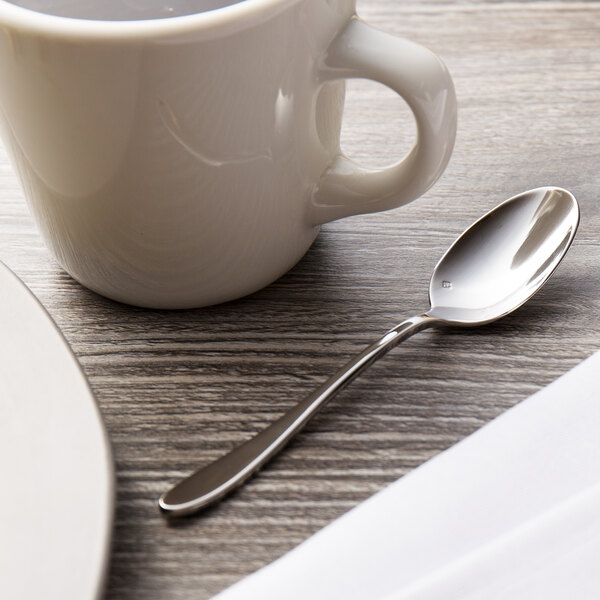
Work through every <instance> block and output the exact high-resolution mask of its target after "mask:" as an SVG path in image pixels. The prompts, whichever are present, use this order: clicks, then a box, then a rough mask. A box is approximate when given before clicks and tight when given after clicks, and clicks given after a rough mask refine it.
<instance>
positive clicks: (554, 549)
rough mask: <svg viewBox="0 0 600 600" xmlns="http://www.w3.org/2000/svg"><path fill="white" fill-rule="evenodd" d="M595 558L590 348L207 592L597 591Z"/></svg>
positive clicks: (365, 596)
mask: <svg viewBox="0 0 600 600" xmlns="http://www.w3.org/2000/svg"><path fill="white" fill-rule="evenodd" d="M599 561H600V352H599V353H596V354H595V355H594V356H592V357H590V358H588V359H587V360H586V361H584V362H583V363H581V364H580V365H578V366H577V367H576V368H575V369H573V370H572V371H570V372H569V373H567V374H566V375H563V376H562V377H561V378H559V379H558V380H556V381H555V382H554V383H552V384H551V385H549V386H548V387H547V388H545V389H543V390H541V391H539V392H538V393H536V394H534V395H533V396H531V397H530V398H528V399H527V400H525V401H523V402H521V403H520V404H518V405H517V406H515V407H514V408H512V409H510V410H508V411H507V412H505V413H504V414H503V415H501V416H500V417H498V418H497V419H495V420H494V421H492V422H490V423H488V424H487V425H486V426H484V427H482V428H481V429H480V430H479V431H477V432H475V433H474V434H472V435H470V436H469V437H467V438H466V439H464V440H463V441H461V442H460V443H458V444H456V445H455V446H453V447H452V448H450V449H449V450H447V451H445V452H443V453H441V454H440V455H438V456H436V457H435V458H433V459H431V460H430V461H428V462H427V463H425V464H423V465H422V466H421V467H419V468H418V469H415V470H414V471H413V472H411V473H410V474H408V475H406V476H405V477H403V478H401V479H400V480H398V481H397V482H395V483H393V484H392V485H390V486H389V487H387V488H386V489H384V490H383V491H381V492H379V493H378V494H376V495H375V496H373V497H371V498H369V499H368V500H367V501H365V502H363V503H362V504H360V505H359V506H357V507H356V508H354V509H353V510H351V511H350V512H348V513H347V514H345V515H344V516H342V517H341V518H339V519H337V520H336V521H334V522H333V523H331V524H330V525H328V526H327V527H325V528H324V529H322V530H321V531H319V532H318V533H317V534H315V535H314V536H312V537H311V538H309V539H308V540H307V541H305V542H304V543H303V544H301V545H300V546H298V547H297V548H295V549H294V550H292V551H291V552H289V553H288V554H286V555H285V556H283V557H282V558H280V559H279V560H277V561H275V562H274V563H273V564H271V565H269V566H267V567H265V568H263V569H261V570H260V571H258V572H257V573H254V574H253V575H251V576H249V577H247V578H246V579H244V580H242V581H241V582H239V583H237V584H236V585H234V586H232V587H231V588H229V589H228V590H226V591H225V592H223V593H221V594H219V595H218V596H217V598H218V600H241V599H243V600H249V599H260V600H281V599H283V598H285V600H300V599H301V600H307V599H310V600H321V599H322V600H333V599H337V598H340V599H344V600H408V599H409V598H410V600H434V599H435V600H452V599H454V598H456V599H458V598H460V599H461V600H484V599H485V600H495V599H496V598H497V599H500V598H502V599H503V600H504V599H506V598H510V599H511V600H520V599H523V600H525V599H527V600H532V599H536V600H537V599H538V598H540V599H541V598H543V599H544V600H553V599H556V600H558V599H560V600H564V598H565V597H566V594H567V593H569V594H571V595H572V596H573V597H574V598H577V600H587V599H588V598H589V599H592V598H594V599H595V600H596V599H598V598H600V568H597V567H598V566H600V565H598V562H599ZM217 598H216V599H215V600H217Z"/></svg>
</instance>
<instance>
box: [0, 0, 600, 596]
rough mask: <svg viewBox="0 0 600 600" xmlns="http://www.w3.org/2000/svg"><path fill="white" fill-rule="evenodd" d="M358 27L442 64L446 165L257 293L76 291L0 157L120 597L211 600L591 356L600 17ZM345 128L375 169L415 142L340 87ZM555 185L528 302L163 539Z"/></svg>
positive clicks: (372, 99) (5, 238) (466, 1)
mask: <svg viewBox="0 0 600 600" xmlns="http://www.w3.org/2000/svg"><path fill="white" fill-rule="evenodd" d="M359 12H360V14H361V15H362V16H364V17H365V18H366V19H367V20H368V21H370V22H371V23H372V24H374V25H376V26H380V27H381V28H384V29H387V30H388V31H391V32H394V33H396V34H398V35H402V36H406V37H409V38H411V39H413V40H415V41H418V42H420V43H422V44H425V45H427V46H429V47H430V48H432V49H433V50H435V51H436V52H438V53H439V54H440V55H441V56H442V57H443V58H444V60H445V61H446V63H447V65H448V67H449V68H450V71H451V73H452V74H453V76H454V80H455V83H456V90H457V95H458V99H459V129H458V137H457V143H456V149H455V152H454V155H453V158H452V160H451V162H450V165H449V166H448V169H447V170H446V173H445V174H444V176H443V177H442V179H441V180H440V181H439V182H438V184H437V185H436V186H435V187H434V188H433V189H432V190H431V191H430V192H429V193H427V194H426V195H425V196H424V197H423V198H421V199H420V200H419V201H417V202H415V203H413V204H411V205H410V206H407V207H404V208H401V209H398V210H395V211H392V212H389V213H386V214H376V215H369V216H359V217H354V218H350V219H346V220H344V221H341V222H337V223H333V224H330V225H327V226H325V227H323V231H322V233H321V235H320V236H319V238H318V239H317V241H316V243H315V245H314V246H313V248H312V249H311V250H310V251H309V253H308V254H307V255H306V257H305V258H304V259H303V260H302V262H301V263H300V264H299V265H298V266H297V267H296V268H295V269H293V270H292V271H291V272H290V273H289V274H288V275H286V276H285V277H283V278H282V279H281V280H279V281H278V282H276V283H275V284H273V285H271V286H270V287H268V288H267V289H265V290H263V291H261V292H259V293H257V294H255V295H253V296H251V297H249V298H245V299H243V300H239V301H237V302H232V303H229V304H226V305H222V306H216V307H212V308H208V309H202V310H194V311H184V312H160V311H148V310H142V309H137V308H132V307H128V306H123V305H119V304H116V303H114V302H111V301H109V300H105V299H103V298H101V297H98V296H96V295H94V294H93V293H91V292H89V291H87V290H85V289H83V288H82V287H80V286H79V285H78V284H76V283H75V282H74V281H72V280H71V279H70V278H69V277H68V276H67V275H66V274H65V273H63V272H62V271H61V270H60V268H59V267H58V266H57V265H56V263H55V262H54V260H53V259H52V258H51V257H50V255H49V253H48V252H47V250H46V249H45V247H44V246H43V244H42V241H41V239H40V236H39V235H38V233H37V231H36V229H35V227H34V225H33V223H32V220H31V218H30V216H29V214H28V211H27V208H26V206H25V204H24V201H23V199H22V195H21V191H20V189H19V187H18V184H17V182H16V179H15V177H14V175H13V172H12V170H11V168H10V167H9V165H8V163H7V159H6V157H5V155H4V154H2V156H1V158H0V256H1V257H2V260H3V261H5V262H6V263H7V264H8V265H9V266H10V267H11V268H12V269H14V270H15V271H16V273H17V274H18V275H19V276H20V277H21V278H22V279H23V280H24V281H25V282H26V283H27V285H28V286H29V287H30V288H31V289H32V290H33V292H34V293H35V294H36V295H37V296H38V298H39V299H40V300H41V301H42V303H43V304H44V305H45V306H46V307H47V308H48V310H49V311H50V313H51V314H52V316H53V317H54V319H55V320H56V321H57V323H58V325H59V326H60V327H61V329H62V330H63V332H64V334H65V335H66V337H67V339H68V341H69V342H70V343H71V344H72V347H73V349H74V351H75V353H76V355H77V356H78V357H79V359H80V361H81V363H82V365H83V368H84V370H85V372H86V373H87V375H88V377H89V380H90V383H91V385H92V388H93V389H94V391H95V393H96V395H97V399H98V402H99V404H100V407H101V409H102V413H103V415H104V417H105V420H106V425H107V428H108V431H109V433H110V437H111V439H112V443H113V445H114V452H115V457H116V467H117V474H118V482H117V509H116V523H115V530H114V547H113V552H112V557H113V558H112V564H111V568H110V574H109V578H108V586H107V593H106V597H107V598H108V599H114V600H117V599H127V600H136V599H143V600H150V599H160V600H167V599H169V598H179V599H181V598H193V599H195V600H201V599H203V598H209V597H210V596H211V595H213V594H214V593H216V592H218V591H219V590H221V589H223V588H225V587H226V586H228V585H230V584H232V583H233V582H235V581H236V580H238V579H240V578H241V577H243V576H244V575H246V574H248V573H251V572H252V571H254V570H256V569H258V568H260V567H262V566H263V565H266V564H267V563H269V562H271V561H272V560H274V559H275V558H277V557H279V556H280V555H282V554H283V553H284V552H286V551H287V550H289V549H291V548H293V547H294V546H295V545H297V544H298V543H300V542H301V541H302V540H304V539H305V538H307V537H308V536H310V535H311V534H312V533H314V532H315V531H317V530H318V529H320V528H321V527H323V526H324V525H326V524H327V523H329V522H330V521H331V520H332V519H335V518H336V517H338V516H339V515H341V514H343V513H344V512H346V511H347V510H349V509H350V508H352V507H353V506H355V505H356V504H357V503H359V502H360V501H362V500H364V499H365V498H367V497H368V496H370V495H371V494H373V493H375V492H377V491H378V490H380V489H382V488H383V487H384V486H386V485H387V484H389V483H390V482H392V481H394V480H396V479H397V478H399V477H401V476H402V475H404V474H405V473H407V472H408V471H410V470H411V469H414V468H415V467H416V466H418V465H419V464H421V463H422V462H423V461H425V460H427V459H428V458H430V457H432V456H434V455H435V454H437V453H439V452H441V451H442V450H444V449H445V448H447V447H449V446H450V445H452V444H454V443H455V442H457V441H458V440H460V439H461V438H463V437H464V436H466V435H468V434H469V433H471V432H472V431H474V430H476V429H477V428H479V427H480V426H481V425H483V424H484V423H486V422H487V421H489V420H490V419H493V418H494V417H495V416H496V415H498V414H499V413H501V412H502V411H504V410H506V409H507V408H509V407H511V406H513V405H514V404H516V403H518V402H519V401H521V400H523V399H524V398H525V397H527V396H528V395H529V394H531V393H532V392H535V391H536V390H538V389H540V388H541V387H542V386H544V385H546V384H548V383H549V382H550V381H552V380H553V379H554V378H556V377H557V376H559V375H560V374H562V373H564V372H565V371H567V370H568V369H569V368H571V367H573V366H574V365H576V364H577V363H578V362H579V361H581V360H582V359H583V358H585V357H586V356H588V355H590V354H591V353H593V352H594V351H595V350H597V349H599V348H600V318H599V317H600V277H599V275H598V266H599V264H600V3H598V2H592V1H590V2H575V1H571V0H562V1H555V2H543V1H534V0H532V1H523V2H518V1H517V2H515V1H513V2H502V1H489V2H486V1H482V0H463V1H460V0H456V1H453V0H427V1H426V0H422V1H418V0H370V1H367V0H363V1H362V2H361V3H359ZM346 116H347V119H346V122H345V129H344V146H345V148H346V150H347V151H348V153H349V154H351V155H353V156H355V157H356V158H359V159H361V160H366V161H369V162H370V163H371V164H383V163H386V162H390V161H392V160H393V159H395V158H397V157H400V156H401V155H402V154H403V152H404V151H405V150H406V149H407V148H408V147H409V146H410V144H411V141H412V135H413V132H414V127H413V125H412V121H411V120H410V118H409V116H408V110H407V109H406V108H405V107H404V106H403V105H402V103H401V102H400V101H398V100H397V99H396V98H395V97H394V96H393V94H392V93H391V92H389V91H387V90H386V89H384V88H382V87H381V86H377V85H375V84H370V83H364V82H363V83H353V84H352V85H350V86H349V97H348V108H347V112H346ZM545 184H554V185H560V186H563V187H566V188H568V189H570V190H571V191H573V193H574V194H575V195H576V196H577V197H578V199H579V201H580V203H581V207H582V223H581V227H580V230H579V233H578V236H577V238H576V240H575V243H574V246H573V248H572V249H571V251H570V253H569V255H568V256H567V258H566V260H565V262H564V263H563V265H562V266H561V267H560V269H559V270H558V272H557V273H556V275H555V277H554V278H553V279H552V280H551V282H550V283H549V284H548V285H547V286H546V287H545V288H544V290H543V291H542V292H541V293H540V294H539V296H537V297H536V298H535V299H534V300H533V301H532V302H531V303H530V304H529V305H528V306H526V307H525V308H523V309H521V310H520V311H518V312H517V313H516V314H514V315H513V316H510V317H508V318H507V319H505V320H504V321H502V322H501V323H498V324H495V325H491V326H487V327H484V328H481V329H477V330H466V331H448V332H441V331H432V332H428V333H423V334H420V335H419V336H416V337H415V338H413V339H412V340H410V341H408V342H407V343H406V344H404V345H403V346H401V347H400V348H398V349H396V350H395V351H394V352H393V353H391V354H390V355H389V356H388V357H387V358H386V359H385V360H383V361H381V362H380V363H378V364H376V365H375V366H374V367H373V368H372V369H371V370H370V371H368V372H367V373H365V374H364V375H363V376H362V377H361V378H359V380H357V381H356V382H355V383H354V384H353V385H352V386H350V387H349V388H348V389H347V390H345V391H344V392H343V393H342V394H341V395H340V396H339V397H338V399H337V400H336V401H334V402H333V403H332V404H331V405H330V406H329V407H328V408H327V409H326V410H325V411H324V412H323V413H322V414H321V415H320V416H319V417H318V418H317V419H316V420H315V421H314V422H313V423H312V424H310V425H309V427H307V429H306V430H305V431H304V432H303V433H302V435H300V437H298V439H297V441H295V442H294V443H293V444H292V445H291V446H290V447H289V449H288V450H287V451H286V452H285V453H284V454H283V455H281V456H280V457H279V458H278V459H277V460H275V461H274V462H273V463H272V464H270V465H269V466H268V467H267V468H265V469H264V470H263V471H262V472H261V473H260V475H259V476H257V477H255V478H254V479H252V480H251V481H250V482H249V483H248V484H247V485H246V487H244V488H243V489H242V490H241V491H239V492H237V493H235V494H234V495H233V496H232V497H230V498H229V499H228V500H227V501H226V502H224V503H222V504H221V505H219V506H218V507H216V508H214V509H212V510H210V511H209V512H207V513H205V514H203V515H201V516H198V517H194V518H190V519H186V520H181V521H177V522H174V523H172V524H171V523H168V522H167V521H166V520H164V519H163V518H162V517H161V516H160V514H159V513H158V510H157V507H156V499H157V497H158V496H159V495H160V493H161V492H162V491H163V490H164V489H165V486H167V485H168V484H169V483H170V482H173V481H175V480H177V479H178V478H179V477H180V476H182V475H184V474H186V473H188V472H189V471H190V470H191V469H193V468H195V467H196V466H197V465H199V464H200V463H203V462H206V461H209V460H211V459H213V458H216V457H217V456H219V455H220V454H221V453H222V452H223V451H224V450H226V449H228V448H230V447H232V446H233V445H234V444H237V443H239V442H241V441H242V440H244V439H246V438H247V437H249V436H250V434H251V433H253V432H256V431H257V430H259V429H260V428H262V427H263V426H265V425H266V424H267V423H269V422H270V421H272V420H273V419H274V418H275V417H276V416H277V415H279V414H280V413H281V412H282V411H283V410H285V409H286V408H288V407H290V406H291V405H292V404H293V403H295V402H296V401H297V400H298V399H299V398H300V397H301V396H302V395H303V394H306V393H308V392H309V391H311V390H312V389H313V388H314V387H315V386H316V385H317V384H318V383H319V382H321V381H322V380H323V379H324V378H326V377H327V376H328V375H329V374H330V373H332V371H333V370H335V369H336V367H337V366H339V365H341V364H342V363H343V362H344V361H345V360H346V359H347V358H349V357H350V356H351V355H353V354H354V353H356V352H357V351H359V350H360V349H361V348H362V347H363V345H365V344H366V343H368V342H370V341H372V340H373V339H375V338H376V337H377V336H379V334H380V333H382V332H383V331H385V330H386V329H388V328H389V327H391V326H392V325H394V324H395V323H397V322H398V321H400V320H402V318H403V317H406V316H410V315H412V314H414V313H415V312H418V311H421V310H423V309H424V308H426V306H427V287H428V281H429V274H430V272H431V269H432V268H433V266H434V265H435V263H436V262H437V260H438V258H439V257H440V255H441V254H442V252H443V251H444V250H445V249H446V247H447V246H448V244H449V243H450V242H451V241H452V240H453V239H454V238H455V236H456V235H457V234H458V233H460V232H461V231H462V230H463V229H464V228H465V227H466V226H467V225H469V224H470V223H471V222H472V221H473V220H474V219H476V218H477V217H478V216H479V215H480V214H482V213H483V212H485V211H486V210H488V209H489V208H491V207H492V206H494V205H495V204H497V203H498V202H500V201H501V200H503V199H504V198H506V197H508V196H510V195H512V194H514V193H517V192H519V191H521V190H522V189H526V188H530V187H535V186H538V185H545Z"/></svg>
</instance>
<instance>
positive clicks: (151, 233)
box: [0, 0, 456, 308]
mask: <svg viewBox="0 0 600 600" xmlns="http://www.w3.org/2000/svg"><path fill="white" fill-rule="evenodd" d="M101 1H102V0H98V2H101ZM353 77H360V78H367V79H373V80H376V81H379V82H381V83H383V84H385V85H387V86H389V87H390V88H392V89H393V90H395V91H396V92H397V93H398V94H400V95H401V96H402V97H403V98H404V99H405V101H406V102H407V103H408V105H409V106H410V108H411V110H412V111H413V113H414V116H415V120H416V125H417V139H416V142H415V145H414V147H413V149H412V151H411V152H410V153H409V154H408V155H407V156H406V157H405V158H404V159H403V160H402V161H401V162H400V163H398V164H396V165H393V166H390V167H386V168H382V169H377V170H369V169H364V168H361V167H360V166H359V165H357V164H355V163H354V162H352V161H350V160H349V159H347V158H346V157H344V156H343V155H342V154H341V152H340V143H339V139H340V127H341V119H342V111H343V102H344V89H345V87H344V80H345V79H347V78H353ZM0 127H1V129H2V135H3V140H4V143H5V145H6V147H7V149H8V152H9V155H10V156H11V160H12V161H13V165H14V167H15V170H16V172H17V173H18V175H19V177H20V180H21V183H22V186H23V189H24V192H25V196H26V198H27V201H28V205H29V207H30V210H31V212H32V213H33V215H34V218H35V220H36V222H37V225H38V227H39V229H40V230H41V232H42V234H43V236H44V239H45V242H46V244H47V245H48V247H49V248H50V249H51V251H52V252H53V254H54V255H55V257H56V258H57V260H58V262H59V263H60V264H61V265H62V266H63V268H64V269H65V270H66V271H67V272H68V273H70V274H71V275H72V276H73V277H74V278H75V279H76V280H78V281H79V282H81V283H82V284H83V285H85V286H87V287H88V288H90V289H92V290H94V291H96V292H99V293H100V294H103V295H105V296H108V297H110V298H113V299H116V300H119V301H122V302H126V303H130V304H136V305H140V306H147V307H154V308H189V307H200V306H205V305H208V304H214V303H218V302H223V301H226V300H230V299H233V298H237V297H240V296H243V295H245V294H249V293H251V292H253V291H255V290H257V289H259V288H261V287H263V286H265V285H267V284H268V283H270V282H272V281H274V280H275V279H277V278H278V277H279V276H281V275H282V274H283V273H285V272H286V271H287V270H288V269H290V268H291V267H292V266H293V265H294V264H295V263H296V262H297V261H298V260H299V259H300V258H301V257H302V255H303V254H304V253H305V252H306V250H307V249H308V248H309V247H310V245H311V243H312V242H313V240H314V238H315V237H316V235H317V233H318V229H319V225H320V224H322V223H325V222H327V221H331V220H334V219H339V218H341V217H345V216H348V215H354V214H358V213H366V212H373V211H380V210H386V209H390V208H394V207H397V206H400V205H402V204H405V203H407V202H410V201H412V200H414V199H415V198H417V197H418V196H420V195H421V194H423V193H424V192H425V191H426V190H427V189H428V188H429V187H430V186H431V185H432V184H433V183H434V182H435V181H436V180H437V179H438V177H439V176H440V174H441V173H442V171H443V170H444V168H445V166H446V164H447V162H448V160H449V158H450V154H451V152H452V147H453V144H454V137H455V131H456V99H455V94H454V88H453V84H452V80H451V78H450V76H449V74H448V72H447V70H446V68H445V67H444V65H443V64H442V62H441V61H440V59H439V58H438V57H437V56H436V55H434V54H433V53H431V52H430V51H428V50H426V49H425V48H423V47H422V46H419V45H417V44H414V43H412V42H409V41H407V40H404V39H401V38H397V37H394V36H391V35H389V34H386V33H383V32H381V31H379V30H376V29H373V28H372V27H370V26H368V25H366V24H365V23H364V22H363V21H361V20H360V19H358V18H357V17H356V15H355V0H244V1H241V2H239V3H238V4H233V5H230V6H227V7H226V8H221V9H218V10H212V11H208V12H202V13H198V14H192V15H188V16H179V17H174V18H163V19H152V20H137V21H135V20H131V21H116V20H115V21H99V20H92V19H81V18H63V17H58V16H50V15H47V14H42V13H39V12H35V11H32V10H28V9H24V8H20V7H18V6H14V5H13V4H10V3H8V2H6V1H4V0H0Z"/></svg>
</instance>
